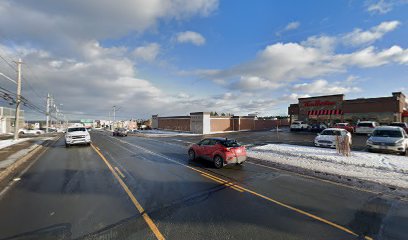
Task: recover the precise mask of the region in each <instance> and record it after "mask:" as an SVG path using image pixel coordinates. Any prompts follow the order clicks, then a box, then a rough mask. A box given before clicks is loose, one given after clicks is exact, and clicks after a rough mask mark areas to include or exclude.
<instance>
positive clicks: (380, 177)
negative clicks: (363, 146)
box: [248, 144, 408, 188]
mask: <svg viewBox="0 0 408 240" xmlns="http://www.w3.org/2000/svg"><path fill="white" fill-rule="evenodd" d="M248 156H249V157H252V158H257V159H261V160H266V161H271V162H275V163H279V164H285V165H290V166H294V167H300V168H304V169H310V170H313V171H319V172H326V173H331V174H337V175H342V176H347V177H355V178H359V179H363V180H369V181H373V182H377V183H381V184H387V185H392V186H397V187H404V188H408V157H406V156H398V155H391V154H378V153H368V152H352V153H351V156H350V157H345V156H341V155H339V154H338V153H337V152H336V150H335V149H326V148H316V147H305V146H294V145H287V144H268V145H265V146H260V147H254V148H251V149H249V150H248Z"/></svg>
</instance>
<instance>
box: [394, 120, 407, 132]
mask: <svg viewBox="0 0 408 240" xmlns="http://www.w3.org/2000/svg"><path fill="white" fill-rule="evenodd" d="M390 126H394V127H401V128H403V129H404V130H405V132H406V133H408V123H406V122H393V123H391V124H390Z"/></svg>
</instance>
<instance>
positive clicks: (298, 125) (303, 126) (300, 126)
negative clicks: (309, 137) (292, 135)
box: [290, 121, 309, 131]
mask: <svg viewBox="0 0 408 240" xmlns="http://www.w3.org/2000/svg"><path fill="white" fill-rule="evenodd" d="M308 128H309V125H307V123H305V122H303V121H294V122H293V123H292V124H291V125H290V131H301V130H307V129H308Z"/></svg>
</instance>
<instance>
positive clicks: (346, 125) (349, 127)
mask: <svg viewBox="0 0 408 240" xmlns="http://www.w3.org/2000/svg"><path fill="white" fill-rule="evenodd" d="M334 128H341V129H345V130H347V131H348V132H349V133H354V132H355V129H354V127H353V126H352V125H351V124H350V123H336V124H334Z"/></svg>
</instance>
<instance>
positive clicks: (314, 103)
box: [304, 100, 336, 107]
mask: <svg viewBox="0 0 408 240" xmlns="http://www.w3.org/2000/svg"><path fill="white" fill-rule="evenodd" d="M333 105H336V102H332V101H320V100H316V101H307V102H305V103H304V106H305V107H319V106H333Z"/></svg>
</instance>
